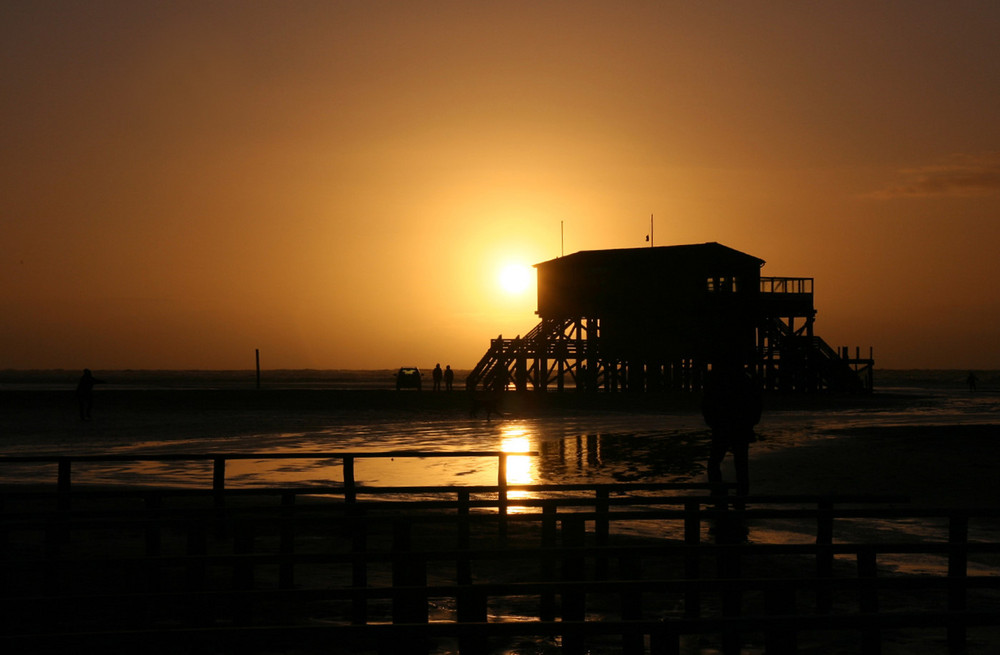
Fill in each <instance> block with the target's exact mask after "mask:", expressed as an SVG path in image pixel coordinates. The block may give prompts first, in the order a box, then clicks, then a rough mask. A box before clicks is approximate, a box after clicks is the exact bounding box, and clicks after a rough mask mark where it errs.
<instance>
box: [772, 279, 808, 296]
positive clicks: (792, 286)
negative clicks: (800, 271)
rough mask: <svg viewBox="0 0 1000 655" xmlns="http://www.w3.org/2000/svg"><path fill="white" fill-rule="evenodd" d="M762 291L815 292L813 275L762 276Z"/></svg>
mask: <svg viewBox="0 0 1000 655" xmlns="http://www.w3.org/2000/svg"><path fill="white" fill-rule="evenodd" d="M760 292H761V293H809V294H811V293H812V292H813V278H811V277H762V278H760Z"/></svg>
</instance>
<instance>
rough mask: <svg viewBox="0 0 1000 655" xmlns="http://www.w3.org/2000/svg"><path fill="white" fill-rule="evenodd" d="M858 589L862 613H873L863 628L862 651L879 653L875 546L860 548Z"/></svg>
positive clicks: (879, 638)
mask: <svg viewBox="0 0 1000 655" xmlns="http://www.w3.org/2000/svg"><path fill="white" fill-rule="evenodd" d="M858 578H859V585H858V591H859V594H860V598H859V603H860V609H861V613H862V614H868V615H871V620H870V621H869V622H868V625H867V626H864V627H863V628H862V634H861V652H862V653H864V655H878V654H879V653H881V652H882V637H881V634H880V632H879V627H878V618H877V616H876V615H877V614H878V580H877V578H878V562H877V560H876V551H875V548H874V547H873V546H861V547H860V548H858Z"/></svg>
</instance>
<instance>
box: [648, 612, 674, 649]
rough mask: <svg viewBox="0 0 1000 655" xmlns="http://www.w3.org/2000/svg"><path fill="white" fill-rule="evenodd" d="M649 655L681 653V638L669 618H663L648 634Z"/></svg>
mask: <svg viewBox="0 0 1000 655" xmlns="http://www.w3.org/2000/svg"><path fill="white" fill-rule="evenodd" d="M649 652H650V655H681V639H680V634H678V632H677V629H676V628H674V627H673V626H672V625H671V621H670V619H669V618H666V619H664V620H663V622H662V623H660V624H659V625H658V626H657V627H656V628H655V629H654V630H653V631H652V632H651V633H650V635H649Z"/></svg>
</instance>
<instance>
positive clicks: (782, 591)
mask: <svg viewBox="0 0 1000 655" xmlns="http://www.w3.org/2000/svg"><path fill="white" fill-rule="evenodd" d="M764 604H765V611H766V612H767V614H768V616H774V617H793V616H795V612H796V603H795V585H794V582H791V581H789V582H787V583H785V584H774V585H773V586H771V587H768V589H767V590H766V591H765V593H764ZM785 625H789V626H791V624H788V623H786V624H785ZM764 639H765V640H766V648H767V653H768V655H772V654H773V655H794V653H797V652H798V639H797V636H796V634H795V628H794V626H791V627H788V628H785V629H780V628H777V627H775V628H773V629H771V630H768V631H767V633H766V634H765V635H764Z"/></svg>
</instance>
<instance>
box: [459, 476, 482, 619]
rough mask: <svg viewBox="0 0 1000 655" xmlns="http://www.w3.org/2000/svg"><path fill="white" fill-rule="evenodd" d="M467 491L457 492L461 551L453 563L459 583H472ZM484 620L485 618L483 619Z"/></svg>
mask: <svg viewBox="0 0 1000 655" xmlns="http://www.w3.org/2000/svg"><path fill="white" fill-rule="evenodd" d="M469 502H470V498H469V492H468V491H464V490H463V491H459V492H458V544H457V546H458V550H459V551H460V552H461V555H459V557H458V560H457V561H456V563H455V568H456V571H455V579H456V581H457V582H458V584H460V585H469V584H472V560H471V559H470V558H469V555H468V554H467V553H468V550H469V546H470V541H471V535H470V527H469ZM483 620H485V619H483Z"/></svg>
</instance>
